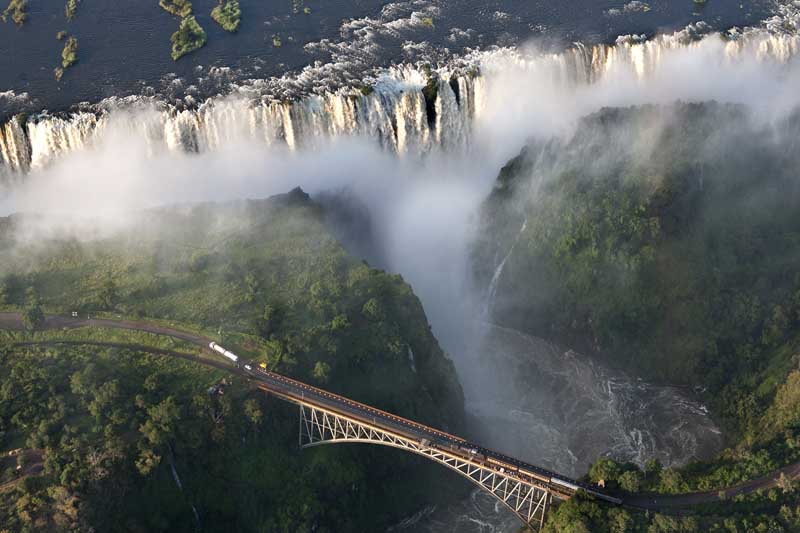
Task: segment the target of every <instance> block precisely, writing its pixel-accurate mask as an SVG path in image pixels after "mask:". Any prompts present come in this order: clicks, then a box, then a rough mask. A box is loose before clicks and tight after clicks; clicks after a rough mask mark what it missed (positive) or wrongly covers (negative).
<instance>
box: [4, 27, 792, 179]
mask: <svg viewBox="0 0 800 533" xmlns="http://www.w3.org/2000/svg"><path fill="white" fill-rule="evenodd" d="M707 33H708V27H707V26H706V25H704V24H702V23H698V24H696V25H693V26H690V27H688V28H687V29H685V30H683V31H680V32H676V33H674V34H670V35H663V36H658V37H656V38H654V39H652V40H644V38H643V37H642V36H625V37H621V38H619V39H618V40H617V42H616V43H615V44H613V45H595V46H591V47H588V46H584V45H582V44H579V43H576V44H575V45H574V46H572V47H570V48H569V49H567V50H566V51H564V52H561V53H555V54H534V55H532V56H531V55H529V54H523V53H521V52H519V51H516V50H511V49H501V50H498V51H495V52H488V53H475V54H473V55H471V56H469V57H467V58H465V60H462V61H461V63H462V67H460V70H459V71H458V72H455V71H452V70H449V69H446V68H443V69H440V70H438V71H434V72H433V73H431V72H430V71H426V70H425V69H417V68H414V67H411V66H408V65H406V66H401V67H394V68H391V69H388V70H387V71H386V72H385V73H384V74H383V75H382V76H381V77H380V78H379V79H378V81H377V82H376V83H375V85H374V87H373V88H372V89H371V92H369V93H368V94H362V93H361V92H359V91H354V90H347V89H342V90H340V91H337V92H334V93H327V94H323V95H314V96H309V97H306V98H304V99H301V100H299V101H296V102H275V101H273V100H271V99H270V98H269V95H261V94H258V93H257V91H254V90H253V89H252V87H248V86H242V87H239V88H238V89H237V90H236V91H234V93H233V94H232V95H230V96H226V97H216V98H211V99H208V100H207V101H205V102H204V103H203V104H201V105H200V106H199V107H198V108H197V109H190V110H178V109H177V108H175V107H173V106H171V105H168V104H165V103H163V102H158V101H154V100H152V99H151V98H142V99H140V100H139V101H136V100H134V101H133V103H131V102H130V101H128V100H126V101H124V102H122V103H120V102H116V101H112V102H111V103H110V104H109V103H103V104H101V105H100V106H98V108H97V110H95V111H92V112H89V111H81V112H75V113H71V114H69V115H64V116H52V115H48V114H43V115H34V116H30V117H27V119H20V118H13V119H12V120H10V121H8V122H6V123H5V124H3V125H2V127H0V181H9V180H10V179H11V178H10V176H12V175H20V174H24V173H26V172H28V171H29V170H31V169H38V168H42V167H45V166H47V165H48V164H50V163H51V162H53V161H54V160H56V159H57V158H58V157H60V156H61V155H63V154H66V153H69V152H71V151H74V150H79V149H83V148H85V147H87V146H90V145H91V144H92V143H93V142H95V140H96V139H98V138H102V133H103V130H104V127H105V126H107V124H108V123H109V121H110V120H111V119H112V118H113V119H115V120H116V122H117V123H119V122H120V121H121V122H124V123H126V127H127V128H128V129H129V130H130V132H131V133H132V134H136V135H140V136H143V137H144V138H145V139H146V142H147V144H148V145H149V146H151V147H152V149H153V150H158V149H160V147H165V148H166V149H168V150H173V151H186V152H203V151H208V150H214V149H217V148H219V147H220V146H222V145H223V144H225V143H227V142H231V141H235V140H237V139H242V138H248V139H257V140H260V141H263V142H264V143H266V144H267V145H270V144H274V143H284V144H286V145H287V146H288V147H289V148H290V149H292V150H297V149H300V148H302V147H313V146H314V145H315V143H316V142H318V141H319V140H321V139H325V138H329V137H335V136H342V135H363V136H365V137H368V138H372V139H376V140H377V141H378V142H379V143H380V144H381V145H382V146H383V147H384V148H385V149H387V150H389V151H391V152H395V153H397V154H401V155H402V154H424V153H426V152H428V151H430V150H431V149H432V148H433V147H441V148H442V149H445V150H454V149H466V147H468V145H469V143H470V140H471V132H472V124H473V122H474V121H475V119H476V118H479V117H480V115H481V112H482V111H483V109H484V108H485V105H486V94H485V93H486V89H485V85H486V80H485V78H484V77H483V76H482V75H480V74H476V72H477V71H478V70H479V69H483V68H484V67H485V66H487V65H489V69H490V68H491V66H490V65H491V63H492V61H493V60H495V59H497V58H498V57H502V58H503V59H511V60H512V61H513V62H515V63H517V64H518V65H519V66H522V67H524V68H526V69H529V70H532V71H535V72H537V73H539V74H540V76H541V79H542V80H549V81H551V82H556V83H559V84H563V85H564V86H575V85H582V84H591V83H596V82H598V81H601V80H602V79H603V78H604V77H605V76H607V75H609V73H611V72H615V71H620V70H628V71H630V72H631V73H632V74H633V75H634V77H635V79H638V80H644V79H646V78H647V77H648V76H650V75H651V74H652V73H653V72H654V71H656V70H657V69H658V67H659V65H660V64H661V63H662V62H663V61H664V60H665V58H666V57H668V56H669V55H670V54H671V53H679V52H681V51H685V52H687V53H691V52H692V51H693V49H694V48H698V47H700V46H708V45H709V44H708V43H709V41H710V40H712V41H713V40H717V41H718V43H717V44H716V45H715V46H716V47H717V49H718V50H716V52H717V53H718V54H719V56H720V58H719V59H720V61H722V62H735V61H738V60H741V59H744V58H748V59H753V58H755V59H756V60H758V61H773V62H777V63H785V62H787V61H789V60H790V59H791V58H792V57H794V56H795V55H797V53H798V51H800V37H798V36H797V35H795V34H793V33H776V32H774V31H768V30H766V29H748V30H745V31H736V30H732V31H729V32H727V33H725V34H709V35H706V34H707ZM464 63H466V64H467V65H470V67H469V69H465V68H463V64H464ZM431 74H432V75H433V79H434V83H435V87H436V91H435V101H433V102H428V101H426V96H425V94H424V93H423V88H424V87H425V85H426V84H427V83H428V80H429V76H431ZM142 107H149V109H150V110H151V112H150V113H149V115H148V116H149V119H148V120H147V122H146V123H144V124H143V123H142V119H141V117H140V115H139V114H137V113H128V114H127V116H126V117H123V118H121V119H120V118H119V117H117V115H120V114H124V113H125V112H126V111H130V110H131V108H133V109H140V108H142ZM153 109H155V111H152V110H153ZM431 112H432V113H433V116H431Z"/></svg>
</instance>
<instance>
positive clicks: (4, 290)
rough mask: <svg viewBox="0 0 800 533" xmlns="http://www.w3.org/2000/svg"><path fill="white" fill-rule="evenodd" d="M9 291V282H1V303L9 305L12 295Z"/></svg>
mask: <svg viewBox="0 0 800 533" xmlns="http://www.w3.org/2000/svg"><path fill="white" fill-rule="evenodd" d="M8 293H9V291H8V282H5V281H4V282H2V283H0V305H8V303H9V297H10V295H9V294H8Z"/></svg>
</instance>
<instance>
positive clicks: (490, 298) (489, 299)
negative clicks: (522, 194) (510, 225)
mask: <svg viewBox="0 0 800 533" xmlns="http://www.w3.org/2000/svg"><path fill="white" fill-rule="evenodd" d="M527 227H528V219H527V218H526V219H525V220H524V221H523V222H522V227H521V228H520V230H519V233H517V236H516V238H515V239H514V243H513V244H512V245H511V247H510V248H509V249H508V252H507V253H506V255H505V257H503V260H502V261H500V264H499V265H497V268H496V269H495V271H494V274H492V279H491V281H490V282H489V288H488V289H487V290H486V302H485V307H484V310H483V314H484V316H485V317H486V318H487V319H488V318H489V316H490V315H491V312H492V306H493V305H494V300H495V297H496V296H497V285H498V283H500V276H501V275H502V274H503V269H504V268H505V266H506V261H508V258H509V257H511V254H512V253H514V247H515V246H517V243H518V242H519V240H520V238H521V237H522V234H523V233H525V230H526V229H527Z"/></svg>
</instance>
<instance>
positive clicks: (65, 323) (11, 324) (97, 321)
mask: <svg viewBox="0 0 800 533" xmlns="http://www.w3.org/2000/svg"><path fill="white" fill-rule="evenodd" d="M83 327H99V328H113V329H126V330H133V331H142V332H146V333H153V334H156V335H165V336H168V337H173V338H175V339H179V340H182V341H186V342H189V343H191V344H195V345H197V346H198V347H200V348H201V349H202V350H204V351H209V348H208V345H209V343H211V342H212V339H210V338H208V337H204V336H202V335H199V334H197V333H191V332H186V331H182V330H178V329H174V328H170V327H167V326H161V325H158V324H152V323H148V322H141V321H135V320H121V319H120V320H113V319H104V318H80V317H64V316H59V315H48V316H47V317H46V318H45V322H44V324H43V325H42V326H41V329H76V328H83ZM0 329H6V330H15V331H21V330H24V329H25V326H24V322H23V320H22V315H21V314H20V313H9V312H0ZM12 344H14V345H33V344H40V345H41V344H74V345H95V346H111V347H120V348H138V349H141V350H143V351H148V352H154V353H160V354H163V355H169V356H173V357H179V358H182V359H186V360H190V361H195V362H198V363H201V364H204V365H207V366H212V367H214V368H217V369H220V370H226V371H229V372H233V373H239V374H242V375H244V376H246V377H252V375H250V374H247V373H245V372H241V371H238V370H237V369H236V368H234V367H233V366H231V365H229V364H227V363H226V362H223V361H220V362H215V361H213V360H209V359H201V358H197V357H192V356H190V355H187V354H184V353H180V352H176V351H171V350H164V349H158V348H152V347H148V346H138V345H130V344H123V343H113V342H92V341H82V340H77V341H71V340H70V341H54V340H47V341H38V342H36V341H27V342H26V341H21V342H12ZM267 374H270V375H272V374H273V373H271V372H270V373H267ZM274 376H277V379H279V380H280V381H284V380H286V381H287V384H288V382H289V381H292V382H294V380H289V379H288V378H284V377H283V376H280V375H278V374H274ZM281 378H283V379H281ZM274 379H275V378H273V379H270V380H263V381H272V380H274ZM295 383H297V382H295ZM273 385H278V384H277V383H274V384H273ZM283 385H284V386H285V385H286V384H283ZM301 385H302V384H301ZM307 387H309V389H314V388H313V387H310V386H307ZM315 390H317V389H315ZM320 392H322V393H325V394H330V393H327V391H320ZM331 396H332V397H333V396H335V395H331ZM340 398H341V397H340ZM344 400H346V401H349V402H351V403H352V404H353V405H349V406H347V407H349V408H350V409H352V408H353V407H356V405H358V406H359V407H361V404H357V402H352V401H350V400H347V399H346V398H344ZM365 407H367V408H369V406H365ZM369 409H372V408H369ZM386 415H388V416H390V417H394V415H391V414H389V413H386ZM396 418H397V420H395V421H394V422H395V423H400V424H402V425H405V424H406V422H408V423H410V424H413V425H414V426H418V425H417V424H416V423H414V422H413V421H405V419H402V418H399V417H396ZM400 421H402V422H400ZM415 429H417V428H415ZM434 431H435V430H434ZM456 438H457V437H456ZM459 440H460V439H459ZM462 442H465V441H462ZM479 449H480V450H481V451H482V452H489V450H484V449H482V448H479ZM501 457H502V458H503V459H505V460H508V461H513V462H518V461H517V460H516V459H513V458H510V457H506V456H501ZM521 464H522V463H521ZM526 466H528V465H526ZM537 470H538V469H537ZM781 474H784V475H785V476H786V477H788V478H789V479H798V478H800V462H797V463H794V464H791V465H788V466H785V467H783V468H781V469H778V470H776V471H774V472H772V473H770V474H768V475H766V476H762V477H760V478H757V479H753V480H750V481H747V482H745V483H741V484H739V485H735V486H733V487H729V488H726V489H723V490H710V491H704V492H693V493H687V494H655V493H651V494H648V493H642V494H629V495H625V496H623V497H622V505H624V506H626V507H632V508H636V509H644V510H652V511H662V512H670V511H677V510H680V509H686V508H688V507H692V506H696V505H703V504H709V503H715V502H720V501H722V500H721V499H720V495H724V498H725V499H728V498H732V497H734V496H737V495H739V494H750V493H753V492H755V491H758V490H763V489H770V488H773V487H776V486H778V483H779V478H780V476H781ZM581 485H583V484H581Z"/></svg>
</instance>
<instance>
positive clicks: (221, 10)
mask: <svg viewBox="0 0 800 533" xmlns="http://www.w3.org/2000/svg"><path fill="white" fill-rule="evenodd" d="M241 16H242V11H241V9H239V1H238V0H220V1H219V5H218V6H216V7H215V8H214V9H212V10H211V18H212V19H214V22H216V23H217V24H219V25H220V26H222V28H223V29H224V30H225V31H229V32H235V31H236V30H238V29H239V23H240V21H241Z"/></svg>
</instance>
